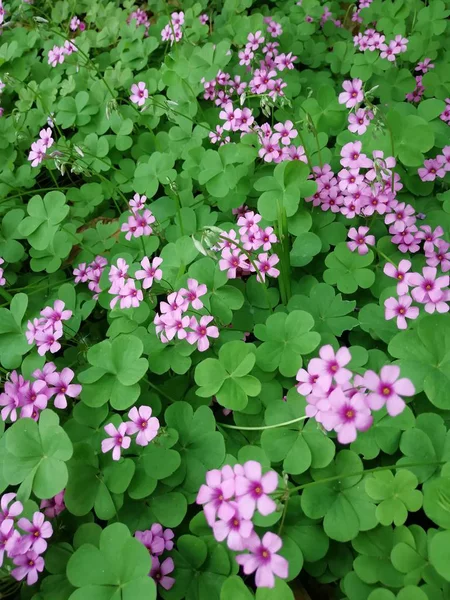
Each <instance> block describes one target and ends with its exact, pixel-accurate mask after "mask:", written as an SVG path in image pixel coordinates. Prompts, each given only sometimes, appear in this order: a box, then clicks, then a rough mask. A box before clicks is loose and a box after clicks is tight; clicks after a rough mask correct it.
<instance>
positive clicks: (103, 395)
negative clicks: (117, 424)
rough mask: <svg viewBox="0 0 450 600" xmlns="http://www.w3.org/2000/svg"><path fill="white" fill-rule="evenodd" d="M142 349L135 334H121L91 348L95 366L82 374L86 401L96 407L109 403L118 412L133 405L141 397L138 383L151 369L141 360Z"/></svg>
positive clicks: (89, 352)
mask: <svg viewBox="0 0 450 600" xmlns="http://www.w3.org/2000/svg"><path fill="white" fill-rule="evenodd" d="M143 349H144V346H143V343H142V342H141V340H140V339H139V338H138V337H137V336H135V335H120V336H118V337H116V338H115V339H114V340H113V341H112V342H110V341H109V340H104V341H103V342H100V343H99V344H96V345H95V346H92V347H91V348H90V349H89V351H88V353H87V359H88V361H89V363H90V364H91V365H92V366H91V367H89V368H88V369H86V370H85V371H82V372H81V373H80V374H79V381H80V382H81V383H82V384H83V391H82V393H81V398H82V400H83V402H85V403H86V404H87V405H88V406H93V407H96V406H102V405H103V404H106V402H108V400H109V402H110V403H111V406H112V407H113V408H115V409H117V410H125V409H126V408H128V407H130V406H131V405H132V404H134V402H135V401H136V400H137V398H138V397H139V394H140V388H139V385H138V381H139V380H140V379H142V378H143V377H144V375H145V373H146V372H147V369H148V363H147V361H146V359H145V358H141V355H142V352H143Z"/></svg>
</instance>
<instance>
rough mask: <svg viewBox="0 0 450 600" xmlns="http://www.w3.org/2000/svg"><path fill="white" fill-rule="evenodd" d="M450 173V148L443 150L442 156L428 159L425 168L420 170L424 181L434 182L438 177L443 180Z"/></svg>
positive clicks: (446, 147)
mask: <svg viewBox="0 0 450 600" xmlns="http://www.w3.org/2000/svg"><path fill="white" fill-rule="evenodd" d="M449 171H450V146H445V147H444V148H443V149H442V154H438V155H437V156H436V157H435V158H427V159H426V160H425V161H424V166H423V167H421V168H420V169H418V173H419V177H420V179H421V180H422V181H434V180H435V179H436V177H439V178H441V179H442V178H443V177H445V175H446V173H448V172H449Z"/></svg>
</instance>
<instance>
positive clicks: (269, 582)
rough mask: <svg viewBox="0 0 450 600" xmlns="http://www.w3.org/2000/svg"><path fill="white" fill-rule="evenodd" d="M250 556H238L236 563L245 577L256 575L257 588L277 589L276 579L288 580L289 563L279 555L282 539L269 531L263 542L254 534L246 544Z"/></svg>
mask: <svg viewBox="0 0 450 600" xmlns="http://www.w3.org/2000/svg"><path fill="white" fill-rule="evenodd" d="M246 544H247V549H248V551H249V554H238V555H237V556H236V561H237V563H238V564H240V565H241V566H242V568H243V571H244V573H245V575H250V574H251V573H254V572H255V571H256V574H255V584H256V587H268V588H273V587H275V577H274V575H277V576H278V577H281V578H282V579H286V578H287V576H288V569H289V563H288V561H287V560H286V559H285V558H284V557H282V556H280V555H279V554H277V552H278V550H279V549H280V548H281V545H282V542H281V538H280V537H278V536H277V535H275V534H274V533H271V532H270V531H268V532H267V533H266V534H264V537H263V538H262V540H260V539H259V537H258V536H257V535H256V533H253V534H252V535H251V536H250V538H249V539H248V540H247V542H246Z"/></svg>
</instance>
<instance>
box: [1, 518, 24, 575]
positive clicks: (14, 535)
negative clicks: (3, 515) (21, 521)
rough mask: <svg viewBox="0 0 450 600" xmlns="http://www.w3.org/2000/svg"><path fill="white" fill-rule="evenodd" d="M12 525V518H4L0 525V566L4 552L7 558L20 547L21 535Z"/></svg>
mask: <svg viewBox="0 0 450 600" xmlns="http://www.w3.org/2000/svg"><path fill="white" fill-rule="evenodd" d="M14 527H15V523H14V521H13V520H12V519H5V520H4V521H3V522H2V523H1V525H0V567H2V566H3V562H4V560H5V553H6V556H7V557H8V558H12V557H13V556H15V555H16V554H17V553H18V550H19V549H20V541H21V536H20V533H19V532H18V531H17V530H16V529H15V528H14Z"/></svg>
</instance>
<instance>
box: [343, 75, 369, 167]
mask: <svg viewBox="0 0 450 600" xmlns="http://www.w3.org/2000/svg"><path fill="white" fill-rule="evenodd" d="M362 85H363V82H362V81H361V79H352V80H351V81H350V80H349V79H347V80H345V81H344V82H343V84H342V87H343V88H344V90H345V91H344V92H341V93H340V94H339V104H345V106H346V107H347V108H353V107H354V106H356V105H357V104H359V103H360V102H362V101H363V100H364V92H363V91H362ZM344 166H345V165H344Z"/></svg>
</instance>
